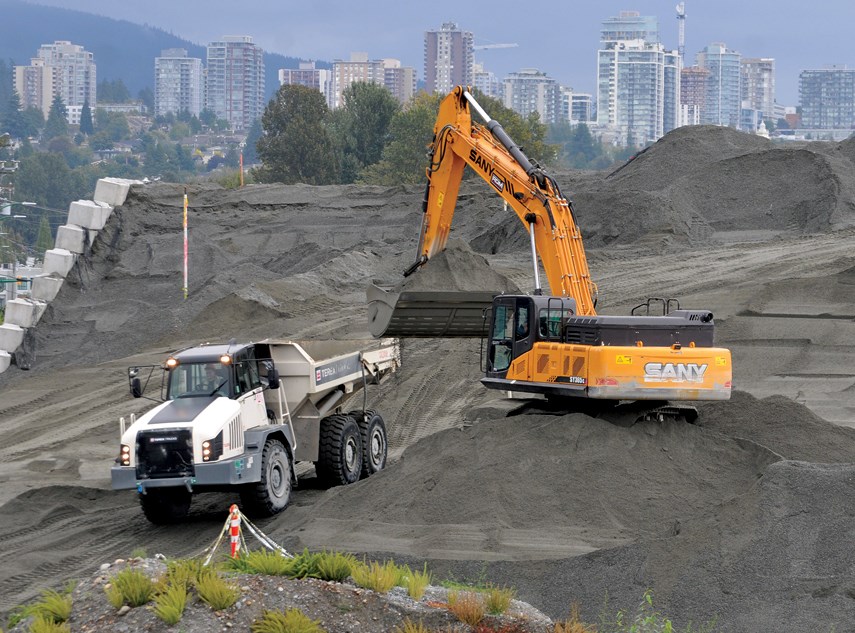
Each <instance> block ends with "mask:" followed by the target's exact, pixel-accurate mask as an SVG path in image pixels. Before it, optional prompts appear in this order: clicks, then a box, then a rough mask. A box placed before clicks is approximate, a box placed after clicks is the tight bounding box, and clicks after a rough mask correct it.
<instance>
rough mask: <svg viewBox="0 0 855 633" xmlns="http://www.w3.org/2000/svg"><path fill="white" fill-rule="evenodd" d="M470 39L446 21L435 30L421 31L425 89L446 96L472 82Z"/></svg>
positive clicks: (466, 34) (471, 46) (471, 47)
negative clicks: (423, 35)
mask: <svg viewBox="0 0 855 633" xmlns="http://www.w3.org/2000/svg"><path fill="white" fill-rule="evenodd" d="M474 63H475V55H474V37H473V35H472V32H471V31H462V30H460V29H459V28H458V27H457V25H456V24H455V23H454V22H446V23H445V24H443V25H442V28H441V29H439V30H438V31H426V32H425V89H426V90H427V91H428V92H431V93H433V92H438V93H440V94H447V93H448V92H451V90H452V89H453V88H454V87H455V86H458V85H461V86H471V85H472V84H473V83H474V76H473V72H474V71H473V65H474Z"/></svg>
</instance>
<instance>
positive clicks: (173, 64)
mask: <svg viewBox="0 0 855 633" xmlns="http://www.w3.org/2000/svg"><path fill="white" fill-rule="evenodd" d="M204 97H205V95H204V90H203V83H202V60H201V59H199V58H198V57H187V51H186V50H185V49H183V48H167V49H165V50H163V51H161V53H160V57H155V58H154V113H155V115H156V116H164V115H166V114H169V113H170V112H171V113H172V114H179V113H180V112H189V113H190V114H193V115H195V116H199V113H200V112H201V111H202V109H203V107H204V104H205V98H204Z"/></svg>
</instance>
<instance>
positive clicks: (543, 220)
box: [405, 86, 597, 316]
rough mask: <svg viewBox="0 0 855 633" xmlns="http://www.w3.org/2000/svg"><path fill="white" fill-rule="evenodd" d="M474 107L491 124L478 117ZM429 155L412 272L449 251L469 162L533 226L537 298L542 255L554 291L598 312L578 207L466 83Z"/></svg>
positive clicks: (441, 118) (451, 100)
mask: <svg viewBox="0 0 855 633" xmlns="http://www.w3.org/2000/svg"><path fill="white" fill-rule="evenodd" d="M473 109H474V110H475V111H476V112H477V113H478V114H479V116H480V117H481V119H483V121H484V124H483V125H482V124H478V123H476V122H475V121H473V120H472V115H471V111H472V110H473ZM429 156H430V165H429V166H428V169H427V177H428V183H427V188H426V189H425V199H424V208H423V211H424V217H423V221H422V230H421V234H420V237H419V252H418V256H417V259H416V262H415V263H414V264H413V265H412V266H411V267H410V268H409V269H408V271H407V272H406V273H405V275H407V274H410V273H412V272H414V271H415V270H417V269H418V268H420V267H421V266H423V265H424V264H425V263H427V262H428V261H429V260H430V259H431V258H432V257H433V256H435V255H437V254H438V253H441V252H442V251H443V250H444V249H445V246H446V242H447V241H448V236H449V233H450V231H451V222H452V219H453V217H454V209H455V207H456V205H457V194H458V191H459V189H460V183H461V181H462V179H463V171H464V168H465V167H466V165H469V167H471V168H472V170H473V171H474V172H475V173H476V174H478V175H479V176H480V177H481V178H483V179H484V180H485V181H486V182H487V183H488V184H489V185H490V186H491V187H493V189H495V190H496V193H497V194H498V195H499V196H501V197H502V199H504V200H505V202H507V204H508V206H510V207H511V209H513V211H514V212H515V213H516V215H517V216H518V217H519V219H520V221H522V222H523V224H525V225H526V226H527V227H528V230H529V234H530V236H531V238H532V258H533V263H534V273H535V285H536V288H535V294H541V289H540V279H539V274H538V267H537V255H538V254H539V255H540V259H541V262H542V264H543V269H544V272H545V273H546V278H547V281H548V283H549V289H550V292H551V294H553V295H555V296H561V297H568V298H572V299H575V301H576V311H577V314H579V315H583V316H587V315H594V314H596V312H595V303H596V293H597V290H596V286H595V285H594V284H593V282H592V281H591V276H590V272H589V271H588V261H587V258H586V256H585V249H584V246H583V244H582V237H581V233H580V231H579V227H578V225H577V223H576V220H575V217H574V214H573V210H572V207H571V206H570V203H569V202H568V201H567V200H566V199H565V198H564V197H563V196H562V195H561V192H560V190H559V188H558V184H557V183H556V182H555V180H554V179H553V178H552V177H551V176H549V175H547V174H546V173H544V172H543V171H542V170H541V169H540V168H539V167H538V166H537V165H535V164H533V163H532V162H531V161H530V160H529V159H528V157H526V156H525V154H523V152H522V150H521V149H520V148H519V146H517V145H516V144H515V143H514V142H513V141H512V140H511V138H510V136H508V134H507V133H506V132H505V130H504V129H503V128H502V126H501V125H500V124H499V123H498V122H497V121H495V120H493V119H491V118H490V117H489V116H488V115H487V113H486V112H484V110H483V109H482V108H481V106H479V105H478V103H477V101H475V99H474V98H473V97H472V95H471V94H470V93H469V92H468V91H467V90H465V89H464V88H463V87H461V86H458V87H457V88H455V90H454V91H453V92H452V93H450V94H449V95H448V96H447V97H445V99H443V101H442V103H441V104H440V108H439V115H438V117H437V121H436V125H435V127H434V140H433V143H432V145H431V149H430V154H429Z"/></svg>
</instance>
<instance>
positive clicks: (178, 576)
mask: <svg viewBox="0 0 855 633" xmlns="http://www.w3.org/2000/svg"><path fill="white" fill-rule="evenodd" d="M202 568H203V566H202V561H201V560H198V559H195V560H194V559H177V560H171V561H169V562H168V563H167V564H166V580H167V582H168V583H169V584H170V585H181V586H183V587H184V588H185V589H190V588H191V587H192V586H193V585H194V584H196V579H197V578H198V577H199V574H200V573H202Z"/></svg>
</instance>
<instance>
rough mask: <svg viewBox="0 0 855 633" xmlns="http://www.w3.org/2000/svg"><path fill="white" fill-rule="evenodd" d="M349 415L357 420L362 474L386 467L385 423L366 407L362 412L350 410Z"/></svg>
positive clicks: (370, 473) (375, 471)
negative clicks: (360, 437) (360, 445)
mask: <svg viewBox="0 0 855 633" xmlns="http://www.w3.org/2000/svg"><path fill="white" fill-rule="evenodd" d="M350 415H351V416H352V417H354V418H355V419H356V420H358V421H359V433H360V435H361V436H362V476H363V477H368V476H370V475H373V474H374V473H378V472H380V471H381V470H383V468H385V467H386V453H387V451H388V441H387V439H386V424H385V423H384V422H383V418H382V417H380V414H379V413H377V412H376V411H374V410H373V409H366V410H365V413H364V414H363V413H362V411H351V412H350Z"/></svg>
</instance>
